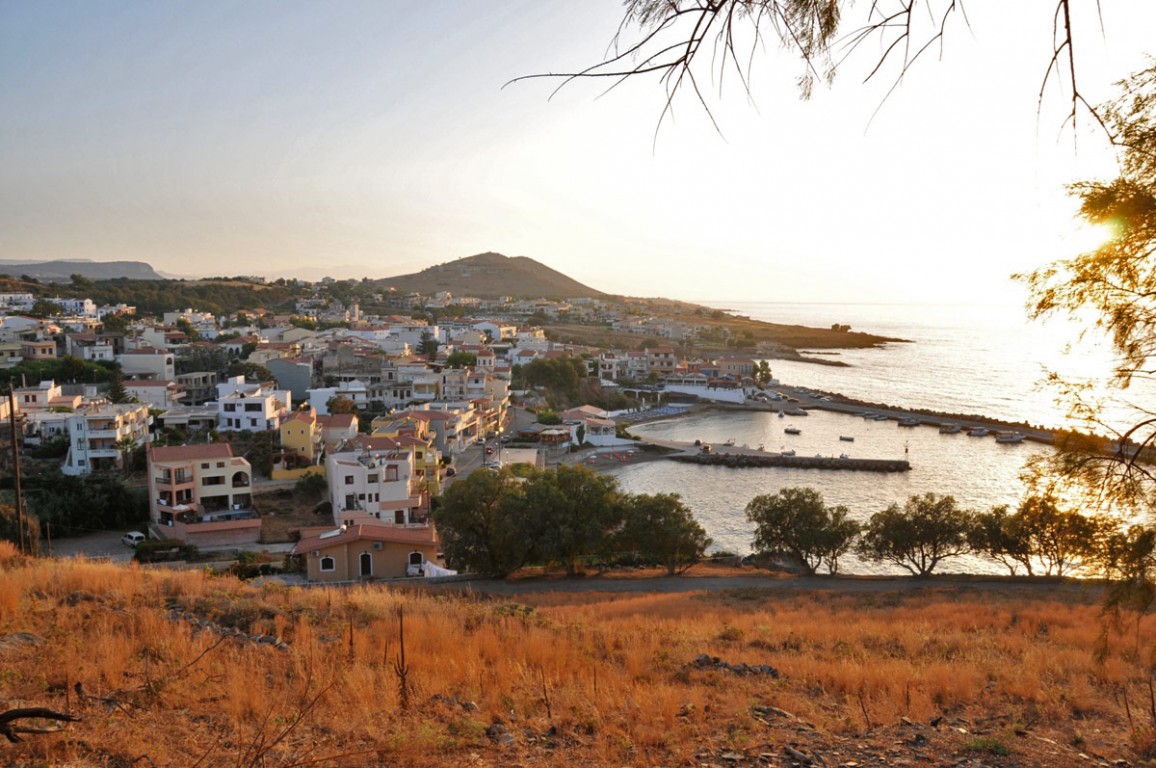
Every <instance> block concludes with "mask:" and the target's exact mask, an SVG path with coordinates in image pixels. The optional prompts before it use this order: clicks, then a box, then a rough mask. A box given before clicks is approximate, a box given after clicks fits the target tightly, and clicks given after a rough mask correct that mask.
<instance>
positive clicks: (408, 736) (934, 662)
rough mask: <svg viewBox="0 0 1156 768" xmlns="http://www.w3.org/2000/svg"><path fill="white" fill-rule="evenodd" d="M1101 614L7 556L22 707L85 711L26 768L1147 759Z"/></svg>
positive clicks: (45, 738) (42, 740)
mask: <svg viewBox="0 0 1156 768" xmlns="http://www.w3.org/2000/svg"><path fill="white" fill-rule="evenodd" d="M1099 613H1100V612H1099V607H1098V605H1097V603H1096V602H1095V600H1094V599H1093V598H1092V597H1091V596H1090V595H1089V596H1088V597H1086V598H1085V597H1082V596H1080V595H1079V594H1078V593H1077V594H1075V595H1074V596H1073V595H1072V594H1071V593H1065V595H1064V596H1062V597H1056V596H1050V595H1049V594H1048V593H1047V592H1046V591H1041V592H1040V593H1039V596H1038V597H1024V596H1023V595H1022V594H1019V595H1016V596H1013V595H1011V594H1010V593H1007V594H1005V593H1002V592H998V591H997V592H976V591H969V590H967V589H966V588H957V587H950V588H944V589H922V590H918V591H912V592H904V593H887V594H874V595H872V594H860V595H839V594H837V593H832V592H829V591H825V592H822V593H816V592H811V593H799V592H786V591H775V590H741V591H731V592H715V593H706V592H690V593H681V594H629V595H606V594H598V593H595V592H580V593H566V594H562V593H550V592H547V593H540V594H535V595H526V596H524V597H520V598H518V601H517V602H512V601H510V600H507V599H497V598H487V597H484V596H476V595H461V596H446V595H435V594H428V593H425V592H422V591H419V590H410V589H406V590H390V589H387V588H384V587H381V586H367V587H356V588H338V589H288V588H285V587H279V586H272V585H267V586H252V585H247V584H244V583H241V582H239V581H237V580H235V579H233V578H231V577H223V576H215V575H211V574H208V573H206V572H204V571H171V570H162V569H156V570H149V569H142V568H139V567H136V566H129V567H125V566H116V565H110V564H100V563H92V562H85V561H82V560H81V561H48V560H37V561H28V560H23V559H21V558H20V557H18V556H16V555H15V553H14V552H12V550H11V548H10V547H6V546H5V545H3V544H0V711H3V710H7V709H13V708H17V707H48V708H51V709H53V710H56V711H58V712H64V713H69V714H72V715H75V716H77V717H79V718H80V719H79V720H78V721H76V722H72V723H63V724H52V723H48V722H46V721H36V720H24V721H20V722H19V723H17V725H23V726H35V727H41V728H42V729H43V730H51V729H52V728H59V730H58V731H55V732H51V733H35V734H23V740H22V741H21V742H20V743H11V744H4V745H3V746H0V750H3V751H2V752H0V762H3V763H4V764H6V765H28V766H34V765H51V766H80V765H119V766H130V765H136V766H140V765H153V766H214V765H236V766H275V765H276V766H294V765H301V766H304V765H315V766H329V765H391V766H392V765H405V766H461V765H494V766H505V765H545V766H555V765H566V766H571V767H573V766H601V765H611V766H682V765H685V766H691V765H703V764H705V765H716V764H717V765H728V766H739V765H784V766H785V765H806V764H808V763H807V762H806V761H808V760H810V761H811V763H810V764H814V765H827V766H831V767H832V768H833V766H835V765H845V766H854V765H867V764H872V763H875V764H880V763H883V764H907V765H957V764H968V765H979V764H983V765H992V766H998V765H1008V766H1011V765H1015V766H1023V765H1038V766H1068V765H1071V766H1077V765H1080V766H1087V765H1095V764H1109V763H1111V762H1112V761H1117V760H1122V761H1126V764H1129V765H1133V764H1139V763H1142V762H1143V761H1144V760H1145V759H1146V757H1147V755H1146V754H1145V751H1146V750H1147V749H1148V748H1149V744H1150V740H1151V733H1152V724H1153V722H1154V719H1156V713H1154V712H1153V710H1154V709H1156V702H1153V699H1152V698H1151V691H1152V688H1151V687H1150V685H1149V680H1150V676H1149V670H1148V667H1147V665H1146V663H1142V662H1146V661H1147V659H1146V657H1145V658H1140V656H1138V655H1137V653H1138V646H1137V643H1139V644H1140V646H1141V650H1140V651H1139V652H1140V653H1143V652H1146V651H1144V650H1143V649H1142V646H1143V644H1144V642H1145V639H1146V638H1151V637H1152V634H1151V632H1152V630H1153V629H1154V627H1153V626H1152V625H1151V624H1152V622H1151V621H1150V620H1148V619H1145V620H1144V621H1143V622H1141V624H1140V626H1139V627H1137V626H1135V625H1133V626H1131V627H1130V628H1128V631H1127V632H1126V633H1124V634H1122V635H1115V634H1114V635H1113V636H1112V638H1111V644H1112V653H1111V654H1110V657H1109V659H1108V661H1107V662H1106V663H1104V664H1102V665H1101V664H1097V663H1096V661H1095V660H1094V659H1093V653H1092V648H1093V646H1094V643H1095V640H1096V637H1097V635H1098V633H1099V631H1100V620H1099V619H1100V616H1099ZM21 633H23V634H21ZM403 638H404V645H403ZM741 665H747V666H746V667H743V666H741ZM761 665H769V666H770V667H773V668H774V669H775V670H776V671H777V672H778V676H773V675H771V674H767V672H768V671H769V670H768V669H767V668H766V667H764V666H761ZM743 672H746V673H747V674H742V673H743ZM1122 764H1123V763H1122Z"/></svg>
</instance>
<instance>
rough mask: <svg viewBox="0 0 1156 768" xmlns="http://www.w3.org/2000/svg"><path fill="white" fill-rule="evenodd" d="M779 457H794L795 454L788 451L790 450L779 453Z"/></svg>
mask: <svg viewBox="0 0 1156 768" xmlns="http://www.w3.org/2000/svg"><path fill="white" fill-rule="evenodd" d="M779 455H780V456H794V455H795V452H794V451H792V450H790V449H787V450H785V451H779Z"/></svg>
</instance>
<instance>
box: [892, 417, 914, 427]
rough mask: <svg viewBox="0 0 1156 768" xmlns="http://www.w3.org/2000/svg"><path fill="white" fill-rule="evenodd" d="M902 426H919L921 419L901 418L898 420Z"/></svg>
mask: <svg viewBox="0 0 1156 768" xmlns="http://www.w3.org/2000/svg"><path fill="white" fill-rule="evenodd" d="M896 424H898V425H899V426H901V427H918V426H919V419H910V418H909V419H900V420H899V421H897V422H896Z"/></svg>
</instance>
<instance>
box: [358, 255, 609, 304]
mask: <svg viewBox="0 0 1156 768" xmlns="http://www.w3.org/2000/svg"><path fill="white" fill-rule="evenodd" d="M374 282H376V283H378V284H379V285H382V286H384V287H387V288H393V289H396V290H398V291H401V292H404V293H421V294H425V295H433V294H435V293H438V292H440V291H449V292H450V293H452V294H454V295H455V296H476V297H478V298H495V297H498V296H514V297H515V298H526V299H537V298H545V299H563V298H578V297H591V298H598V297H603V296H606V295H607V294H605V293H603V292H602V291H596V290H594V289H593V288H591V287H589V286H586V285H583V284H582V283H579V282H578V281H577V280H572V279H570V278H569V277H566V275H563V274H562V273H561V272H558V271H556V270H553V269H550V268H549V267H547V266H545V265H544V264H540V263H539V262H537V261H534V260H533V259H531V258H528V257H526V256H503V255H502V254H500V253H479V254H478V255H476V256H467V257H465V258H463V259H457V260H455V261H450V262H447V263H445V264H438V265H436V266H433V267H429V268H427V269H423V270H422V271H421V272H415V273H414V274H412V275H401V276H400V277H388V278H385V279H384V280H377V281H374Z"/></svg>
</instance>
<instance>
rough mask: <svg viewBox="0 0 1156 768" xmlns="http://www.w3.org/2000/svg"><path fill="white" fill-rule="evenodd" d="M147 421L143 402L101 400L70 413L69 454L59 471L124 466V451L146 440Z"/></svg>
mask: <svg viewBox="0 0 1156 768" xmlns="http://www.w3.org/2000/svg"><path fill="white" fill-rule="evenodd" d="M150 421H151V419H150V417H149V412H148V407H147V406H145V405H111V404H102V405H95V406H92V407H89V408H85V409H83V410H81V411H78V412H76V413H73V414H69V416H68V419H67V420H66V425H67V428H68V436H69V447H68V455H67V456H65V458H64V465H63V466H62V467H61V472H63V473H64V474H66V475H87V474H90V473H91V472H92V471H93V470H100V469H109V470H113V469H123V468H124V451H125V450H127V449H129V448H130V447H135V446H139V445H143V444H144V443H146V442H148V440H149V423H150Z"/></svg>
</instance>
